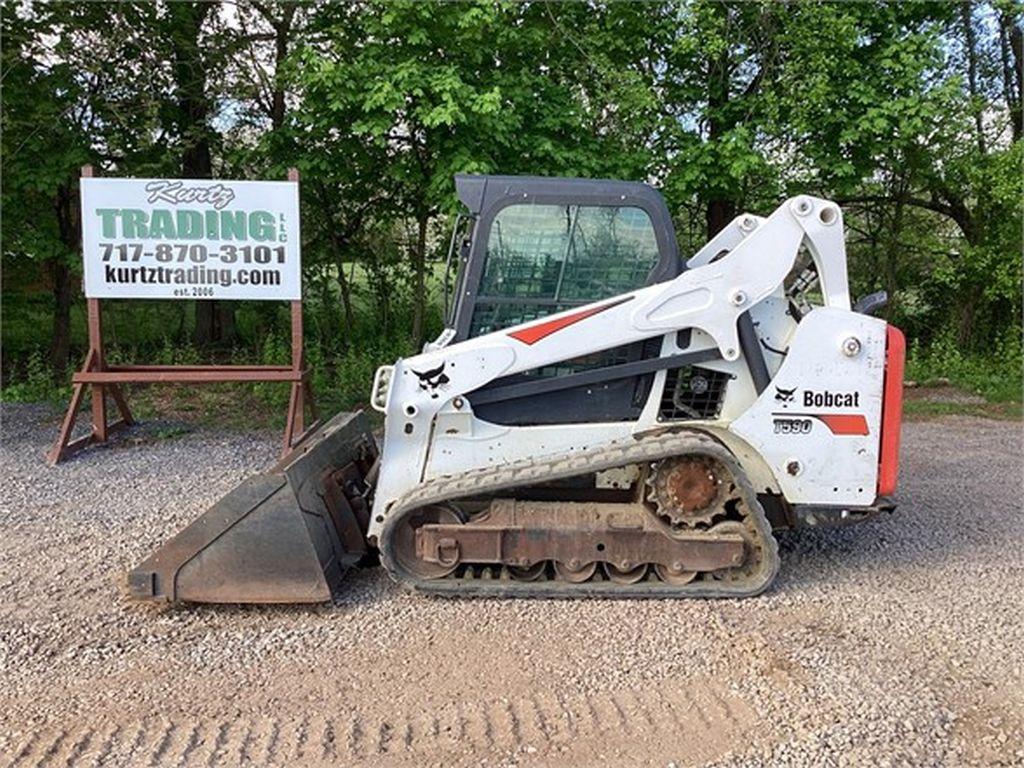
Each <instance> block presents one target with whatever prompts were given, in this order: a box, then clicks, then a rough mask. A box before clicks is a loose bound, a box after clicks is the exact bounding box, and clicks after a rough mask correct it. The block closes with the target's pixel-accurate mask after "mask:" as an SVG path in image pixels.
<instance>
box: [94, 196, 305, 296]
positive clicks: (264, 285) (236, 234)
mask: <svg viewBox="0 0 1024 768" xmlns="http://www.w3.org/2000/svg"><path fill="white" fill-rule="evenodd" d="M81 184H82V253H83V258H84V259H85V295H86V296H87V297H89V298H94V299H278V300H298V299H300V298H301V297H302V296H301V294H302V280H301V278H300V274H301V269H300V254H299V242H300V241H299V185H298V184H297V183H296V182H291V181H221V180H218V181H214V180H210V179H99V178H83V179H82V180H81Z"/></svg>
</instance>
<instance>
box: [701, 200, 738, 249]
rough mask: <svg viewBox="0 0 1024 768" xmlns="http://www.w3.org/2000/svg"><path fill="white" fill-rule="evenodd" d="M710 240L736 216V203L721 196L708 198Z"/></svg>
mask: <svg viewBox="0 0 1024 768" xmlns="http://www.w3.org/2000/svg"><path fill="white" fill-rule="evenodd" d="M706 215H707V225H708V240H710V239H711V238H712V237H714V236H715V235H717V234H718V233H719V232H721V231H722V230H723V229H725V228H726V226H728V224H729V222H730V221H732V220H733V219H734V218H736V203H734V202H733V201H732V200H723V199H721V198H717V199H712V200H708V206H707V214H706Z"/></svg>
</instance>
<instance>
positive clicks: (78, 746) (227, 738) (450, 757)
mask: <svg viewBox="0 0 1024 768" xmlns="http://www.w3.org/2000/svg"><path fill="white" fill-rule="evenodd" d="M756 720H757V716H756V714H755V713H754V711H753V710H752V709H751V708H750V707H748V706H747V705H746V704H745V703H744V702H742V701H741V700H739V699H738V698H736V697H734V696H732V695H731V694H729V693H727V692H725V691H720V690H717V687H716V686H714V685H708V684H693V685H689V686H686V687H680V688H677V689H666V688H665V687H664V686H661V687H659V688H657V689H653V690H652V689H645V690H642V691H637V690H619V691H612V692H604V693H598V694H594V695H590V696H586V695H575V696H570V695H566V694H564V693H554V692H550V693H537V694H533V695H531V696H528V697H525V698H521V699H516V700H510V699H503V700H499V701H486V702H474V703H467V702H465V701H462V702H455V703H452V704H450V705H446V706H444V707H442V708H441V709H440V710H437V711H433V712H418V713H415V714H409V715H402V714H395V715H383V716H382V715H379V714H372V713H369V712H367V713H363V712H355V713H352V714H349V715H339V716H332V715H329V714H328V715H323V714H321V715H316V716H313V717H285V716H278V717H273V716H254V717H244V718H239V719H231V720H212V719H208V718H203V719H199V720H194V719H193V720H189V719H186V718H184V717H182V718H167V717H160V718H159V719H156V718H153V719H151V720H150V719H147V720H146V721H142V722H137V723H103V724H99V725H98V726H96V727H87V728H83V729H79V730H74V729H68V728H50V729H44V730H41V731H38V732H35V733H30V734H25V735H24V736H23V737H22V739H21V740H20V742H16V743H15V745H14V748H13V752H12V754H11V755H9V756H7V757H6V758H5V759H4V762H3V765H7V766H12V767H13V766H23V765H24V766H29V765H32V766H34V765H55V766H57V765H59V766H74V765H79V764H92V765H100V764H102V765H117V764H122V765H125V764H130V765H138V764H149V765H154V766H156V765H178V766H190V765H209V766H214V765H225V764H232V765H241V764H255V765H271V764H282V763H284V764H291V763H296V762H301V763H302V764H303V765H326V764H337V763H338V762H339V761H342V762H344V763H346V764H353V763H355V764H366V765H378V764H381V763H383V764H387V765H398V764H409V765H415V764H419V763H420V762H422V761H423V760H425V759H428V758H431V757H437V756H444V757H445V759H446V761H447V762H449V763H455V764H457V763H458V759H459V758H458V756H459V755H460V754H462V755H465V754H469V753H472V754H473V755H477V756H479V755H481V754H488V753H504V754H507V753H511V752H518V751H522V750H527V751H531V752H539V753H542V754H543V753H544V752H545V751H547V750H552V749H557V750H559V753H560V754H562V755H564V754H566V751H568V753H569V754H571V753H572V751H573V750H574V748H575V747H576V746H578V745H579V744H581V743H582V744H585V747H586V749H587V750H595V749H600V748H601V746H602V744H603V743H605V742H607V741H613V742H615V743H621V741H622V738H623V736H627V737H629V738H631V739H652V740H661V739H665V738H668V737H671V738H672V740H673V741H674V742H676V743H687V744H703V745H704V746H705V748H706V751H707V752H708V756H714V755H715V754H716V752H719V751H722V750H724V749H726V748H728V745H729V744H730V743H731V742H733V741H734V739H736V738H738V737H740V736H741V735H742V734H743V733H744V732H745V731H747V730H748V729H749V728H750V727H752V726H753V725H754V724H755V722H756ZM581 739H582V741H581Z"/></svg>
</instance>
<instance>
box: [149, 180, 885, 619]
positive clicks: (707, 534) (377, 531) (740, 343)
mask: <svg viewBox="0 0 1024 768" xmlns="http://www.w3.org/2000/svg"><path fill="white" fill-rule="evenodd" d="M456 188H457V192H458V195H459V198H460V199H461V201H462V202H463V203H464V204H465V206H466V208H467V209H468V213H466V214H464V215H462V216H461V217H460V219H459V221H458V222H457V224H456V234H455V235H454V236H453V238H452V248H451V250H450V253H449V266H450V267H452V266H454V265H453V264H452V262H453V261H454V262H457V269H456V270H455V272H456V277H455V280H454V291H453V294H454V295H453V299H454V300H453V301H452V302H451V308H450V311H449V312H448V322H447V328H446V329H445V331H444V333H443V334H442V335H441V336H440V337H439V338H438V339H437V340H436V341H435V342H433V343H431V344H428V345H427V346H426V348H425V350H424V352H423V353H422V354H420V355H417V356H415V357H411V358H409V359H404V360H399V361H397V362H396V363H395V364H394V365H390V366H385V367H382V368H380V369H379V370H378V371H377V374H376V376H375V378H374V381H373V387H372V391H371V395H370V403H371V405H372V407H373V408H374V409H375V410H377V411H380V412H381V413H383V414H384V416H385V420H384V441H383V446H382V448H378V446H377V444H376V442H375V440H374V437H373V434H372V432H371V429H370V425H369V422H368V419H367V418H366V415H365V414H363V413H362V412H357V413H342V414H338V415H337V416H335V417H334V418H333V419H332V420H331V421H330V422H328V423H327V424H326V425H325V426H323V427H322V428H320V429H318V430H317V431H316V433H315V434H313V435H311V436H310V437H308V438H307V439H306V440H305V441H304V442H303V443H301V444H300V445H299V446H298V447H297V448H296V449H295V450H294V451H293V452H292V453H291V454H290V455H288V456H287V457H285V458H284V459H283V460H282V461H281V462H280V463H279V464H278V465H277V466H276V467H274V468H273V469H272V470H271V471H269V472H267V473H265V474H261V475H258V476H256V477H254V478H251V479H249V480H248V481H246V482H245V483H243V484H242V485H241V486H239V487H238V488H236V489H235V490H234V491H232V492H231V493H229V494H228V495H227V496H226V497H224V498H223V499H222V500H221V501H220V502H218V503H217V504H216V505H214V506H213V507H212V508H211V509H210V510H209V511H208V512H206V513H205V514H204V515H202V516H201V517H200V518H199V519H197V520H196V521H195V522H194V523H192V524H191V525H190V526H188V527H187V528H186V529H184V530H183V531H182V532H181V533H179V534H178V535H177V536H175V537H174V538H173V539H172V540H171V541H169V542H168V543H167V544H166V545H164V546H163V547H162V548H161V549H159V550H158V551H157V552H155V553H154V554H153V555H151V556H150V557H149V558H148V559H147V560H146V561H144V562H143V563H142V564H140V565H139V566H138V567H137V568H136V569H135V570H134V571H132V572H131V574H130V576H129V584H130V588H131V591H132V593H133V594H134V595H135V596H137V597H140V598H146V599H155V600H163V601H179V600H183V601H196V602H214V603H223V602H231V603H233V602H315V601H322V600H327V599H329V598H330V597H331V594H332V590H333V589H335V588H336V587H337V586H338V583H339V580H340V579H341V576H342V574H343V573H344V571H345V570H346V569H347V568H349V567H352V566H354V565H356V564H359V563H363V564H365V563H367V562H371V561H374V560H375V559H376V558H377V557H379V559H380V562H381V563H382V564H383V566H384V567H385V568H386V569H387V570H388V572H389V573H390V575H391V576H392V577H393V578H394V579H395V580H396V581H398V582H399V583H401V584H403V585H405V586H407V587H409V588H411V589H414V590H417V591H421V592H426V593H431V594H440V595H452V596H470V595H486V596H557V597H576V596H609V597H612V596H614V597H688V596H701V597H739V596H749V595H756V594H757V593H759V592H761V591H763V590H764V589H765V588H766V587H768V585H769V584H770V583H771V581H772V578H773V577H774V576H775V573H776V571H777V570H778V565H779V558H778V554H777V547H776V542H775V538H774V537H773V534H772V531H773V529H774V528H784V527H794V526H799V525H824V524H840V523H847V522H854V521H857V520H861V519H864V518H867V517H870V516H872V515H874V514H876V513H878V512H879V511H881V510H891V509H892V506H893V505H892V502H891V500H890V496H891V494H892V493H893V492H894V490H895V486H896V470H897V461H898V452H899V433H900V419H901V407H902V405H901V404H902V378H903V357H904V341H903V335H902V333H901V332H900V331H899V330H897V329H896V328H894V327H892V326H889V325H887V324H886V323H885V322H884V321H882V320H879V319H876V318H874V317H872V316H870V312H871V310H872V309H876V308H877V307H878V306H880V305H881V304H883V303H884V296H879V295H872V296H870V297H867V298H866V299H865V300H862V301H861V302H860V303H859V305H858V306H857V307H855V308H851V305H850V295H849V289H848V284H847V272H846V251H845V247H844V240H843V220H842V213H841V212H840V210H839V208H838V207H837V206H836V205H835V204H834V203H831V202H829V201H827V200H821V199H817V198H813V197H807V196H800V197H796V198H793V199H791V200H787V201H786V202H785V203H783V204H782V205H781V206H780V207H779V208H778V209H777V210H776V211H775V212H774V213H772V214H771V215H770V216H769V217H767V218H759V217H757V216H753V215H749V214H748V215H742V216H740V217H738V218H737V219H735V220H734V221H733V222H732V223H731V224H730V225H729V226H728V227H727V228H726V229H724V230H723V231H722V232H720V233H719V234H718V235H716V236H715V237H714V238H713V239H712V240H711V241H710V242H709V243H708V244H707V245H705V246H704V247H703V248H702V249H701V250H700V251H698V252H697V253H696V254H693V255H692V256H690V257H689V258H688V259H686V260H685V261H683V260H681V259H680V256H679V253H678V251H677V244H676V238H675V232H674V229H673V225H672V222H671V219H670V217H669V213H668V210H667V208H666V206H665V204H664V202H663V201H662V198H661V197H660V195H659V194H658V193H657V192H656V191H655V190H654V189H652V188H651V187H648V186H647V185H644V184H635V183H624V182H617V181H594V180H576V179H543V178H527V177H499V176H459V177H457V178H456ZM450 271H451V270H450ZM450 271H449V273H450ZM446 286H447V280H446ZM446 293H447V290H446Z"/></svg>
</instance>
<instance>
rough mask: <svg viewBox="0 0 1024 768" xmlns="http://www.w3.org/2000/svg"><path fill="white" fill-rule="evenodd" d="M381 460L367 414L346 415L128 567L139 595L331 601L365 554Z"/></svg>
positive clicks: (224, 600) (168, 599)
mask: <svg viewBox="0 0 1024 768" xmlns="http://www.w3.org/2000/svg"><path fill="white" fill-rule="evenodd" d="M376 462H377V446H376V442H375V441H374V439H373V435H372V434H371V432H370V429H369V425H368V423H367V421H366V417H365V415H364V414H363V413H362V412H361V411H360V412H356V413H339V414H338V415H337V416H335V417H334V418H332V419H331V420H330V421H329V422H327V424H325V425H324V426H323V427H322V428H321V429H318V430H317V431H316V432H314V433H313V434H311V435H310V436H309V437H308V438H306V439H305V440H303V441H302V442H301V443H300V444H299V445H297V446H296V447H295V449H294V450H292V451H291V452H290V453H289V454H288V455H287V456H285V457H284V458H283V459H281V461H280V462H278V464H277V465H276V466H275V467H274V468H273V469H271V470H270V471H269V472H266V473H263V474H259V475H256V476H255V477H251V478H249V479H247V480H246V481H245V482H243V483H242V484H241V485H239V486H238V487H237V488H235V489H234V490H233V491H231V492H230V493H228V494H227V495H226V496H225V497H224V498H222V499H221V500H220V501H218V502H217V503H216V504H214V505H213V506H212V507H211V508H210V509H209V510H207V511H206V512H205V513H204V514H203V515H201V516H200V517H199V518H197V519H196V520H195V521H194V522H193V523H192V524H191V525H189V526H188V527H186V528H185V529H184V530H182V531H181V532H180V533H178V534H177V535H176V536H175V537H174V538H172V539H171V540H170V541H168V542H167V543H166V544H164V545H163V546H162V547H161V548H160V549H158V550H157V551H156V552H154V553H153V554H152V555H150V556H149V557H148V558H146V560H144V561H143V562H142V563H141V564H140V565H139V566H138V567H136V568H135V569H134V570H133V571H131V573H130V574H129V575H128V586H129V590H130V592H131V594H132V596H133V597H136V598H140V599H144V600H156V601H165V602H176V601H191V602H198V603H315V602H322V601H325V600H329V599H330V597H331V591H332V589H333V588H334V587H336V586H337V584H338V583H339V581H340V579H341V577H342V575H343V574H344V572H345V571H346V570H347V569H348V568H350V567H351V566H353V565H355V564H356V563H357V562H358V561H359V560H360V558H362V557H363V556H364V555H365V554H366V553H367V550H366V540H365V535H366V528H367V525H368V523H369V496H370V492H371V491H372V486H373V484H374V481H375V475H376V471H377V467H376Z"/></svg>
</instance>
